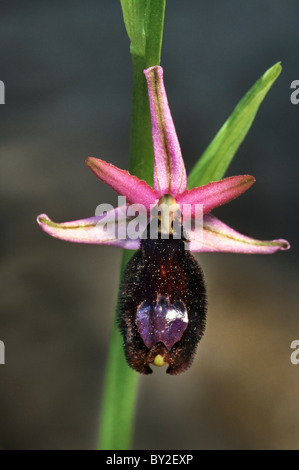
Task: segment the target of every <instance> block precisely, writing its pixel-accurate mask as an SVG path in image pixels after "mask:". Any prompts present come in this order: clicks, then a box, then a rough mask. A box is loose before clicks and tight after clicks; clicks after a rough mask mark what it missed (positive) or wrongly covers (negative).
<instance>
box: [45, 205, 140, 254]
mask: <svg viewBox="0 0 299 470" xmlns="http://www.w3.org/2000/svg"><path fill="white" fill-rule="evenodd" d="M117 210H118V209H113V210H112V211H110V212H109V213H107V214H106V216H103V215H102V216H95V217H89V218H88V219H81V220H75V221H72V222H63V223H56V222H53V221H52V220H51V219H49V217H48V216H47V215H46V214H41V215H39V216H38V217H37V222H38V224H39V225H40V227H41V228H42V229H43V230H44V231H45V232H46V233H48V234H49V235H51V236H52V237H55V238H59V239H60V240H65V241H68V242H74V243H90V244H95V245H112V246H118V247H121V248H126V249H128V250H137V249H138V248H139V245H140V240H138V239H137V240H130V239H118V238H117V227H118V226H117V224H116V236H115V237H113V236H111V235H110V236H109V234H107V233H103V230H101V228H103V225H104V224H105V223H107V222H108V221H109V220H112V221H113V220H114V219H115V218H116V216H117ZM101 221H102V225H101ZM123 222H124V223H126V222H127V221H126V220H123Z"/></svg>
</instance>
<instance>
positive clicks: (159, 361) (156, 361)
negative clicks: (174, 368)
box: [154, 354, 166, 367]
mask: <svg viewBox="0 0 299 470" xmlns="http://www.w3.org/2000/svg"><path fill="white" fill-rule="evenodd" d="M165 364H166V362H165V361H164V358H163V356H161V354H157V356H156V357H155V359H154V365H155V366H157V367H162V366H165Z"/></svg>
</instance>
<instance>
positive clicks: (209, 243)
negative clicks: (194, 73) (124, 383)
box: [37, 66, 289, 374]
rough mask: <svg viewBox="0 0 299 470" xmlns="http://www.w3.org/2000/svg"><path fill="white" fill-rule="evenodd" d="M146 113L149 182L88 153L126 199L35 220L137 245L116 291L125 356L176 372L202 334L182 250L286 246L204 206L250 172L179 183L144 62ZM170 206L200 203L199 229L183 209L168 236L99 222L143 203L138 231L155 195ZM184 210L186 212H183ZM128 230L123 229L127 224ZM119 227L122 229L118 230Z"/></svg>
mask: <svg viewBox="0 0 299 470" xmlns="http://www.w3.org/2000/svg"><path fill="white" fill-rule="evenodd" d="M144 73H145V77H146V81H147V86H148V94H149V103H150V112H151V120H152V138H153V149H154V169H153V170H154V173H153V176H154V178H153V187H151V186H150V185H148V184H147V183H146V182H145V181H143V180H140V179H139V178H137V177H136V176H134V175H132V174H130V173H129V172H128V171H125V170H121V169H119V168H117V167H115V166H113V165H112V164H110V163H107V162H105V161H103V160H100V159H97V158H93V157H89V158H87V160H86V164H87V166H88V167H89V168H90V169H91V171H92V172H93V173H94V174H95V175H96V176H97V177H98V178H99V179H100V180H101V181H103V182H104V183H106V184H108V185H109V186H110V187H111V188H113V189H114V190H115V191H116V192H117V193H118V194H119V195H120V196H123V197H125V198H126V204H125V205H123V206H121V207H118V208H116V209H112V210H111V211H109V212H108V213H105V214H100V215H96V216H93V217H90V218H87V219H81V220H76V221H72V222H64V223H55V222H53V221H52V220H50V219H49V218H48V216H47V215H45V214H41V215H40V216H39V217H38V219H37V221H38V223H39V225H40V226H41V228H42V229H43V230H44V231H45V232H47V233H48V234H49V235H51V236H53V237H56V238H59V239H62V240H66V241H70V242H76V243H92V244H100V245H112V246H118V247H122V248H126V249H133V250H135V249H137V250H138V252H137V253H136V254H135V255H134V256H133V258H132V259H131V261H130V262H129V264H128V267H127V270H126V273H125V275H124V279H123V283H122V288H121V293H120V302H119V305H120V313H119V326H120V329H121V332H122V334H123V338H124V348H125V354H126V357H127V360H128V363H129V365H130V366H131V367H133V368H134V369H135V370H137V371H139V372H141V373H144V374H148V373H151V368H150V367H149V365H150V364H154V365H157V366H159V365H164V364H168V369H167V372H168V373H170V374H177V373H179V372H182V371H183V370H185V369H186V368H187V367H189V365H190V364H191V362H192V359H193V357H194V353H195V350H196V346H197V343H198V342H199V340H200V338H201V337H202V335H203V332H204V327H205V315H206V295H205V286H204V281H203V276H202V272H201V269H200V267H199V265H198V263H197V261H196V260H195V258H194V257H193V256H192V255H191V253H190V252H188V251H186V250H185V246H184V244H185V243H187V242H188V243H187V244H188V250H190V251H191V252H227V253H248V254H270V253H274V252H276V251H278V250H287V249H288V248H289V243H288V242H287V241H286V240H283V239H277V240H270V241H261V240H255V239H253V238H250V237H248V236H245V235H242V234H240V233H238V232H237V231H235V230H234V229H232V228H230V227H228V226H227V225H226V224H224V223H223V222H221V221H220V220H219V219H217V218H216V217H215V216H214V215H212V214H211V211H212V210H213V209H215V208H216V207H219V206H221V205H223V204H226V203H228V202H230V201H231V200H233V199H235V198H236V197H238V196H240V195H241V194H243V193H244V192H245V191H247V189H249V188H250V187H251V186H252V185H253V183H254V182H255V179H254V178H253V177H252V176H250V175H241V176H233V177H229V178H225V179H222V180H220V181H214V182H210V183H208V184H206V185H204V186H199V187H195V188H193V189H190V190H188V189H187V175H186V169H185V165H184V160H183V158H182V154H181V149H180V145H179V141H178V138H177V134H176V131H175V127H174V124H173V120H172V116H171V113H170V109H169V106H168V101H167V96H166V92H165V88H164V82H163V69H162V68H161V67H159V66H155V67H151V68H149V69H147V70H145V72H144ZM170 202H171V204H172V207H175V209H174V210H173V212H172V214H173V217H172V218H171V220H172V222H173V219H174V218H175V214H177V213H180V212H182V213H183V209H184V206H187V205H188V206H189V207H190V211H189V218H191V219H196V217H197V213H196V205H200V207H201V208H202V216H203V218H202V230H201V231H198V230H195V229H194V227H191V225H190V226H188V227H187V224H186V226H185V224H184V221H186V220H185V216H184V215H183V221H182V225H181V226H180V225H179V229H178V230H179V232H180V233H179V235H180V236H179V237H178V239H176V237H175V236H174V235H175V234H174V231H173V226H172V225H171V224H170V225H169V227H168V229H169V234H170V235H169V238H168V240H164V239H163V237H162V232H163V229H162V225H161V224H160V226H159V229H158V232H159V233H158V237H157V239H156V240H151V239H150V237H149V238H147V237H146V236H139V237H135V238H133V237H130V236H129V234H127V235H126V236H119V230H115V233H114V235H113V236H111V233H107V231H104V230H102V229H101V228H102V225H103V224H104V223H107V220H112V221H113V222H114V221H115V222H116V224H118V225H120V224H121V223H123V224H125V226H126V227H127V226H128V225H129V223H130V222H131V220H132V217H131V216H128V214H127V208H128V207H129V205H132V204H138V205H142V206H143V207H144V208H145V211H146V213H147V220H146V222H145V225H144V226H143V228H142V233H143V234H144V233H145V234H147V233H148V230H149V229H148V227H149V225H148V224H149V220H150V213H151V208H152V207H158V206H159V205H160V204H161V203H166V205H167V206H169V204H170ZM187 218H188V217H187ZM128 232H129V231H128ZM126 233H127V232H126Z"/></svg>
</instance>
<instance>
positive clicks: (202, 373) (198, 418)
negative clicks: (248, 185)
mask: <svg viewBox="0 0 299 470" xmlns="http://www.w3.org/2000/svg"><path fill="white" fill-rule="evenodd" d="M298 19H299V5H298V1H296V0H287V1H285V2H282V1H280V2H279V1H273V0H252V1H250V2H245V1H241V2H240V1H239V0H229V1H226V2H223V1H221V0H215V1H213V2H210V1H207V0H200V1H198V0H189V1H188V2H182V1H179V0H168V4H167V8H166V18H165V33H164V43H163V51H162V65H163V67H164V70H165V83H166V88H167V92H168V97H169V102H170V106H171V110H172V113H173V117H174V121H175V124H176V128H177V132H178V136H179V139H180V142H181V146H182V150H183V155H184V158H185V161H186V165H187V169H188V170H190V169H191V167H192V165H193V164H194V163H195V161H196V160H197V158H198V157H199V156H200V155H201V153H202V152H203V150H204V149H205V148H206V146H207V145H208V143H209V141H210V140H211V139H212V138H213V136H214V135H215V133H216V132H217V130H218V129H219V127H220V126H221V125H222V124H223V122H224V121H225V119H226V118H227V117H228V115H229V114H230V112H231V111H232V109H233V108H234V106H235V105H236V103H237V102H238V100H239V99H240V98H241V97H242V96H243V94H244V93H245V92H246V91H247V90H248V89H249V87H250V86H251V85H252V84H253V83H254V82H255V80H256V79H257V78H258V77H259V76H261V75H262V74H263V72H264V71H265V70H266V69H267V68H268V67H270V66H271V65H273V64H274V63H276V62H277V61H279V60H281V61H282V65H283V72H282V74H281V76H280V77H279V78H278V80H277V82H276V83H275V85H274V86H273V88H272V89H271V91H270V92H269V94H268V96H267V97H266V99H265V101H264V103H263V104H262V107H261V109H260V111H259V113H258V117H257V118H256V120H255V122H254V125H253V127H252V129H251V131H250V133H249V135H248V136H247V138H246V140H245V141H244V143H243V144H242V146H241V148H240V149H239V151H238V155H237V157H236V158H235V160H234V162H233V164H232V165H231V167H230V169H229V172H228V175H235V174H239V173H244V174H245V173H249V174H253V175H254V176H255V177H256V179H257V182H256V184H255V185H254V186H253V188H252V189H251V190H250V191H248V193H246V194H245V195H243V196H242V197H240V198H239V199H238V200H236V201H234V202H232V203H231V204H229V205H228V206H226V207H223V208H220V209H218V210H217V211H215V214H216V215H217V216H219V217H220V218H221V219H222V220H223V221H225V222H226V223H228V224H230V225H232V226H233V227H234V228H236V229H237V230H239V231H241V232H243V233H246V234H248V235H250V236H254V237H259V238H264V239H269V238H277V237H284V238H287V239H288V240H289V241H290V242H291V244H292V250H290V251H288V252H284V253H277V254H275V255H273V256H269V257H268V256H251V257H250V256H246V255H240V256H237V255H224V254H206V255H202V256H199V257H198V259H199V260H200V263H201V265H202V267H203V269H204V272H205V275H206V281H207V286H208V295H209V311H208V322H207V330H206V334H205V336H204V338H203V340H202V342H201V344H200V345H199V348H198V354H197V356H196V359H195V362H194V365H193V366H192V367H191V368H190V370H189V371H188V372H186V373H185V374H182V375H181V376H177V377H168V376H166V374H165V369H162V370H155V373H154V374H153V375H152V376H149V377H141V379H140V391H139V396H138V408H137V420H136V429H135V437H134V444H133V446H134V448H135V449H141V448H143V449H253V448H258V449H261V448H267V449H268V448H269V449H287V448H296V449H298V448H299V399H298V388H299V365H298V366H295V365H292V364H291V362H290V354H291V349H290V344H291V341H293V340H294V339H298V337H299V312H298V281H299V276H298V269H297V264H298V254H299V251H298V245H297V240H298V223H297V214H298V209H299V207H298V182H297V178H298V173H299V158H298V152H299V149H298V124H299V105H298V106H294V105H292V104H291V102H290V94H291V90H290V84H291V82H292V81H293V80H296V79H299V61H298V47H299V33H298ZM0 44H1V47H0V79H1V80H3V81H4V83H5V85H6V104H5V105H4V106H3V105H2V106H0V114H1V118H0V122H1V126H0V181H1V185H0V191H1V198H0V205H1V221H2V223H1V232H0V237H1V245H0V246H1V271H0V276H1V278H0V285H1V297H0V307H1V313H0V339H1V340H2V341H4V342H5V345H6V365H5V366H0V448H3V449H93V448H95V447H96V444H97V434H98V419H99V414H100V402H101V397H102V391H103V379H104V372H105V362H106V359H107V351H108V344H109V334H110V331H111V325H112V320H113V310H114V304H115V299H116V295H117V285H118V271H119V263H120V258H121V250H120V249H118V248H108V247H99V246H87V245H86V246H84V245H77V244H67V243H65V242H62V241H59V240H55V239H52V238H50V237H49V236H47V235H46V234H45V233H43V232H42V231H41V230H40V229H39V228H38V226H37V224H36V222H35V219H36V216H37V214H39V213H41V212H46V213H47V214H49V216H50V217H51V218H53V220H55V221H66V220H74V219H79V218H83V217H87V216H92V215H94V211H95V208H96V206H97V205H98V204H100V203H101V202H110V203H112V204H114V203H116V201H117V198H116V194H115V193H114V192H113V191H112V190H110V189H109V188H107V187H105V185H104V184H103V183H101V182H99V181H98V180H97V179H96V177H95V176H94V175H93V174H92V173H91V172H90V171H89V170H88V169H87V168H86V166H85V164H84V160H85V158H86V157H87V156H89V155H90V156H98V157H99V158H103V159H105V160H107V161H109V162H111V163H113V164H115V165H117V166H119V167H121V168H127V166H128V155H129V128H130V102H131V86H132V70H131V62H130V56H129V42H128V39H127V36H126V32H125V29H124V25H123V21H122V14H121V9H120V5H119V2H118V1H116V0H114V1H111V0H88V1H85V2H79V1H74V0H72V1H70V0H59V1H58V0H56V1H55V0H51V1H48V0H44V1H43V2H41V1H38V0H27V1H26V2H24V1H13V0H11V1H9V2H8V1H1V2H0Z"/></svg>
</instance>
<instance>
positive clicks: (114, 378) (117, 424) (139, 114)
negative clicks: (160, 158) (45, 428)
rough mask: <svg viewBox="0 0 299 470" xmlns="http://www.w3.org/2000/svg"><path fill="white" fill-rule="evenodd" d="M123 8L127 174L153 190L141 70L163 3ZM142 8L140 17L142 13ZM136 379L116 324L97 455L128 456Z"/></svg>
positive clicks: (149, 56)
mask: <svg viewBox="0 0 299 470" xmlns="http://www.w3.org/2000/svg"><path fill="white" fill-rule="evenodd" d="M121 4H122V9H123V15H124V20H125V24H126V28H127V32H128V35H129V37H130V39H131V53H132V62H133V95H132V118H131V143H130V165H129V169H130V172H132V173H134V174H135V175H136V176H138V177H139V178H140V179H144V180H146V181H147V182H148V183H149V184H151V183H152V180H153V144H152V134H151V118H150V110H149V103H148V93H147V87H146V80H145V77H144V73H143V70H144V69H146V68H148V67H151V66H153V65H159V64H160V57H161V45H162V35H163V25H164V12H165V0H142V1H141V0H121ZM142 8H143V11H141V10H142ZM134 15H135V16H134ZM141 21H142V22H143V23H142V24H141ZM134 28H135V29H134ZM134 41H135V43H133V42H134ZM131 256H132V252H128V251H124V253H123V258H122V265H121V272H120V276H121V278H122V275H123V271H124V269H125V266H126V264H127V262H128V261H129V259H130V258H131ZM117 311H118V308H116V315H117ZM137 379H138V376H137V373H136V372H134V371H133V370H132V369H130V367H129V366H128V365H127V363H126V361H125V358H124V352H123V342H122V338H121V335H120V332H119V331H118V328H117V323H116V321H114V326H113V331H112V337H111V343H110V349H109V357H108V363H107V372H106V379H105V389H104V395H103V403H102V416H101V438H100V449H102V450H127V449H129V448H130V444H131V439H132V430H133V426H134V417H135V405H136V397H137V384H138V380H137Z"/></svg>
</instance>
